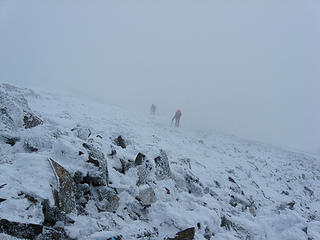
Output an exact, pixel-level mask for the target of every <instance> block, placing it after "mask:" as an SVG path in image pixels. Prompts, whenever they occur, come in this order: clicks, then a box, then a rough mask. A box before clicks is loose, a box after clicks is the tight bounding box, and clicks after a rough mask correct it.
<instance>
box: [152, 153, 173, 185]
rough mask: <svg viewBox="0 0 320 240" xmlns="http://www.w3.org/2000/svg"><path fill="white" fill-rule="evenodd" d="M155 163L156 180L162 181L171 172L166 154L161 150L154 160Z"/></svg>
mask: <svg viewBox="0 0 320 240" xmlns="http://www.w3.org/2000/svg"><path fill="white" fill-rule="evenodd" d="M154 162H155V175H156V178H157V180H163V179H165V178H168V177H170V176H171V170H170V165H169V160H168V157H167V154H166V153H165V151H163V150H162V149H161V150H160V156H159V157H156V158H155V159H154Z"/></svg>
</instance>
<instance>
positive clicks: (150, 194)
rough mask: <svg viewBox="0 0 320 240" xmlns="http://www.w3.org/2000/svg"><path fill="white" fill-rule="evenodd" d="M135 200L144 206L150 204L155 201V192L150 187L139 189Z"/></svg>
mask: <svg viewBox="0 0 320 240" xmlns="http://www.w3.org/2000/svg"><path fill="white" fill-rule="evenodd" d="M137 200H138V201H139V202H140V203H141V204H142V205H143V206H145V207H148V206H151V204H152V203H155V202H156V201H157V198H156V195H155V192H154V191H153V189H152V188H151V187H148V188H146V189H143V190H140V191H139V195H138V196H137Z"/></svg>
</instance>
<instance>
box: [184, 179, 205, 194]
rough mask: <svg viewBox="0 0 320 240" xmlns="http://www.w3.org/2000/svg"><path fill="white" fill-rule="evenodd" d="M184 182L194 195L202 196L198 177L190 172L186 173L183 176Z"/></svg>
mask: <svg viewBox="0 0 320 240" xmlns="http://www.w3.org/2000/svg"><path fill="white" fill-rule="evenodd" d="M185 182H186V187H187V191H188V192H189V193H191V194H193V195H195V196H198V197H200V196H202V195H203V190H202V187H203V186H202V183H200V181H199V178H197V177H195V176H192V175H190V174H186V176H185Z"/></svg>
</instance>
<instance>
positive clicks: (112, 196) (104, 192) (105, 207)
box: [96, 187, 120, 212]
mask: <svg viewBox="0 0 320 240" xmlns="http://www.w3.org/2000/svg"><path fill="white" fill-rule="evenodd" d="M97 193H98V200H99V202H97V203H96V206H97V208H98V210H99V211H102V212H104V211H107V212H115V211H117V209H118V208H119V200H120V198H119V197H118V196H117V194H116V193H115V192H114V191H111V190H109V189H107V188H105V187H99V188H97Z"/></svg>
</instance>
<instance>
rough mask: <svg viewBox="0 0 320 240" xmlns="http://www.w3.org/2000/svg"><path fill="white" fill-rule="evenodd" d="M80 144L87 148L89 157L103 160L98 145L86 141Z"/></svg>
mask: <svg viewBox="0 0 320 240" xmlns="http://www.w3.org/2000/svg"><path fill="white" fill-rule="evenodd" d="M82 146H83V147H84V148H85V149H87V150H88V154H89V156H90V157H91V158H93V159H96V160H101V161H103V160H105V158H104V154H103V152H101V150H100V149H98V147H96V146H94V145H93V144H88V143H83V144H82Z"/></svg>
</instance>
